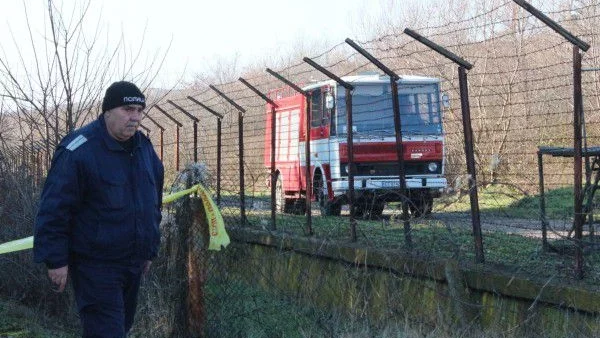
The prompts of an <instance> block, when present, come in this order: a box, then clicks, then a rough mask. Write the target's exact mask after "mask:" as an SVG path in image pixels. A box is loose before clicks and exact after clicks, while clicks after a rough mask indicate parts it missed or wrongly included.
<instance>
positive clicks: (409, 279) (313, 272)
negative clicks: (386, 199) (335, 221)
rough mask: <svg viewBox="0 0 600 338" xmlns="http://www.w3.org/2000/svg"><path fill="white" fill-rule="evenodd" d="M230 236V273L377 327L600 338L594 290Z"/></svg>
mask: <svg viewBox="0 0 600 338" xmlns="http://www.w3.org/2000/svg"><path fill="white" fill-rule="evenodd" d="M228 232H229V234H230V236H231V238H232V240H233V243H232V244H231V245H232V249H230V248H228V249H227V250H225V251H224V252H221V253H220V255H224V259H225V260H231V261H230V264H228V263H224V264H227V268H228V269H229V273H235V274H237V275H239V276H242V277H243V278H244V279H245V280H246V281H247V282H248V283H253V284H258V285H262V286H264V287H265V288H269V287H273V285H276V286H277V288H278V289H280V290H283V291H284V292H286V294H289V295H294V296H296V297H297V298H298V299H299V300H305V301H307V302H310V303H311V304H315V305H318V306H320V307H324V308H328V309H336V310H340V311H343V312H345V313H347V314H350V315H355V316H359V317H360V318H365V317H368V318H370V319H371V320H373V321H374V323H382V324H385V323H390V322H403V321H405V320H411V321H415V322H419V323H425V324H426V325H431V326H438V327H439V326H440V325H441V326H444V327H446V328H447V329H449V330H452V328H457V327H461V328H465V327H472V328H474V329H475V328H476V329H481V330H490V329H493V330H499V332H505V333H506V332H508V333H511V334H515V335H516V336H520V335H528V336H529V335H533V334H535V335H541V336H545V337H566V336H585V337H588V336H590V337H593V336H596V335H600V320H599V318H598V313H599V312H600V294H599V293H598V292H594V290H586V289H581V288H576V287H571V286H561V285H554V284H551V283H544V284H540V283H537V282H534V281H530V280H526V279H519V278H515V277H512V276H503V275H498V274H495V273H494V272H491V271H486V270H485V268H484V267H482V266H473V267H468V268H465V267H459V266H458V265H457V263H456V262H454V261H451V260H447V261H439V262H431V261H428V262H425V261H419V260H417V259H412V258H407V257H405V256H403V255H402V254H401V253H399V252H397V251H391V250H376V249H367V248H362V247H356V246H353V245H351V244H348V243H335V242H328V241H323V240H317V239H314V238H306V237H294V236H289V235H285V236H282V235H272V234H269V233H267V232H263V231H256V230H247V229H228ZM228 252H230V253H234V252H235V254H227V253H228ZM240 262H243V264H240Z"/></svg>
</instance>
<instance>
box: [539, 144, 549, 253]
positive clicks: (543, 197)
mask: <svg viewBox="0 0 600 338" xmlns="http://www.w3.org/2000/svg"><path fill="white" fill-rule="evenodd" d="M537 155H538V177H539V183H540V219H541V221H542V249H543V250H544V251H548V234H547V227H548V225H547V224H548V223H547V221H546V195H545V192H544V161H543V154H542V152H541V151H540V150H538V153H537Z"/></svg>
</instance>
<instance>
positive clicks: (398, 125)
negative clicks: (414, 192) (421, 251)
mask: <svg viewBox="0 0 600 338" xmlns="http://www.w3.org/2000/svg"><path fill="white" fill-rule="evenodd" d="M397 81H398V78H394V77H392V76H390V86H391V89H392V107H393V110H394V130H395V133H396V156H397V157H398V178H399V179H400V195H402V221H403V224H404V240H405V242H406V245H407V246H408V247H409V248H410V247H412V234H411V229H410V221H409V219H410V216H409V215H408V203H409V201H408V193H407V188H406V171H405V166H404V145H403V142H402V141H403V140H402V117H401V116H400V102H399V101H398V82H397Z"/></svg>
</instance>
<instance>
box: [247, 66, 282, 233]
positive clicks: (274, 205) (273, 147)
mask: <svg viewBox="0 0 600 338" xmlns="http://www.w3.org/2000/svg"><path fill="white" fill-rule="evenodd" d="M238 80H240V82H242V83H243V84H244V85H246V87H248V88H250V89H251V90H252V91H253V92H254V93H255V94H256V95H258V96H259V97H260V98H262V99H263V100H264V101H266V102H267V103H268V104H269V105H270V106H271V159H270V160H271V167H270V169H271V230H275V229H277V226H276V221H277V220H276V216H275V214H276V211H277V210H276V209H277V203H276V194H277V189H276V188H277V174H276V171H275V170H276V168H275V152H276V140H275V138H276V137H277V136H276V135H277V133H276V129H277V123H276V121H277V119H276V108H277V104H276V103H275V102H274V101H273V100H271V99H270V98H268V97H267V95H265V94H263V93H262V92H260V91H259V90H258V89H256V87H254V86H253V85H251V84H250V83H248V81H246V80H244V79H243V78H241V77H240V78H239V79H238ZM282 188H283V187H282ZM282 193H283V192H282Z"/></svg>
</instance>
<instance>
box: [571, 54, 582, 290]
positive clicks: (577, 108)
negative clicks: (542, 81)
mask: <svg viewBox="0 0 600 338" xmlns="http://www.w3.org/2000/svg"><path fill="white" fill-rule="evenodd" d="M582 108H583V97H582V90H581V53H580V52H579V47H577V46H573V147H574V154H573V166H574V168H573V170H574V176H575V178H574V182H573V198H574V210H573V216H574V217H573V228H574V229H575V246H576V247H575V277H576V278H577V279H582V278H583V243H582V239H583V201H582V200H583V194H582V188H581V181H582V179H583V174H582V151H581V144H582V138H581V112H582V110H583V109H582Z"/></svg>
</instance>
